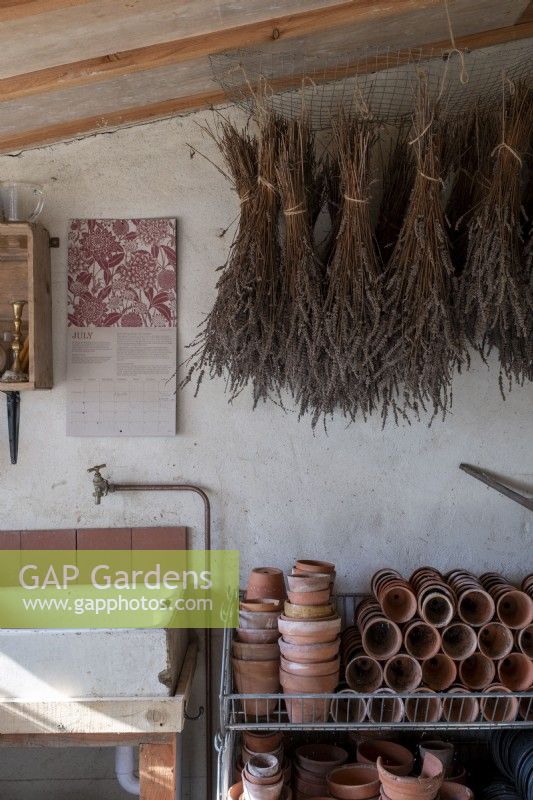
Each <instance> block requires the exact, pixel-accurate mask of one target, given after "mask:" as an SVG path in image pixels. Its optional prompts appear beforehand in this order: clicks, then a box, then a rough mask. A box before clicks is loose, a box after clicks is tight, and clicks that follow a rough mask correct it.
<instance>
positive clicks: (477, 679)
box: [459, 653, 496, 692]
mask: <svg viewBox="0 0 533 800" xmlns="http://www.w3.org/2000/svg"><path fill="white" fill-rule="evenodd" d="M495 674H496V668H495V666H494V664H493V662H492V661H491V660H490V658H487V656H484V655H483V653H474V655H473V656H470V658H466V659H465V660H464V661H461V663H460V664H459V678H460V679H461V683H462V684H464V686H467V687H468V688H469V689H471V690H472V691H474V692H480V691H481V690H482V689H485V688H486V687H487V686H488V685H489V684H490V683H491V681H492V680H493V679H494V675H495Z"/></svg>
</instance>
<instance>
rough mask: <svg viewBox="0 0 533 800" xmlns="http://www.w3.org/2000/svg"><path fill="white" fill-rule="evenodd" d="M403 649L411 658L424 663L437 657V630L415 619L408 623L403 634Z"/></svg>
mask: <svg viewBox="0 0 533 800" xmlns="http://www.w3.org/2000/svg"><path fill="white" fill-rule="evenodd" d="M403 643H404V646H405V649H406V650H407V652H408V653H409V655H410V656H413V658H416V659H418V660H419V661H425V659H426V658H431V657H432V656H435V655H437V653H438V652H439V650H440V645H441V637H440V633H439V632H438V630H437V628H435V627H434V626H433V625H428V623H427V622H424V621H423V620H420V619H417V620H414V621H413V622H411V623H409V625H407V626H406V628H405V630H404V632H403Z"/></svg>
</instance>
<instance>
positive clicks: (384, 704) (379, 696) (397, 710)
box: [368, 689, 405, 724]
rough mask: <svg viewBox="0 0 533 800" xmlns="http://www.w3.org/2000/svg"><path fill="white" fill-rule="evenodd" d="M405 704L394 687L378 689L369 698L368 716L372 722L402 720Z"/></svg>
mask: <svg viewBox="0 0 533 800" xmlns="http://www.w3.org/2000/svg"><path fill="white" fill-rule="evenodd" d="M404 711H405V709H404V704H403V701H402V700H401V698H399V697H397V695H396V692H395V691H394V690H393V689H378V691H377V692H375V693H374V694H373V695H372V696H371V697H370V698H369V700H368V718H369V720H370V721H371V722H375V723H379V724H382V723H384V722H402V720H403V716H404Z"/></svg>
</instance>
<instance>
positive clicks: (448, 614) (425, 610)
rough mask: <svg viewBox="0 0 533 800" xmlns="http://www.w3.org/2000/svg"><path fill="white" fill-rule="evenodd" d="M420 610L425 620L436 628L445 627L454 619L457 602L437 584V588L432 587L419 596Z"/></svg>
mask: <svg viewBox="0 0 533 800" xmlns="http://www.w3.org/2000/svg"><path fill="white" fill-rule="evenodd" d="M418 610H419V613H420V616H421V617H422V619H423V620H424V622H427V623H428V624H429V625H434V626H435V627H436V628H445V627H446V625H449V624H450V622H451V621H452V619H453V616H454V614H455V603H454V601H453V598H452V597H450V596H449V595H448V594H447V593H446V592H444V591H443V590H442V588H440V587H439V586H438V585H435V588H433V587H431V588H429V589H428V590H427V591H425V592H424V593H423V594H420V595H419V596H418Z"/></svg>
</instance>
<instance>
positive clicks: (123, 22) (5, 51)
mask: <svg viewBox="0 0 533 800" xmlns="http://www.w3.org/2000/svg"><path fill="white" fill-rule="evenodd" d="M342 1H343V0H268V2H264V0H217V2H213V0H79V2H77V0H66V2H67V4H66V5H65V7H58V8H57V9H56V10H55V11H50V13H43V14H41V15H38V16H35V17H33V18H32V17H28V18H25V19H13V20H7V21H4V22H3V23H2V25H1V26H0V41H1V42H2V46H1V47H0V77H2V78H7V77H11V76H14V75H19V74H22V73H25V72H34V71H36V70H40V69H45V68H47V67H54V66H59V65H61V64H68V63H70V62H73V61H76V60H77V59H78V58H79V57H80V53H83V54H84V58H96V57H99V56H102V57H103V56H106V55H108V54H109V53H113V52H116V51H122V50H130V49H133V48H138V47H147V46H149V45H154V44H163V43H165V42H169V41H172V40H175V39H184V38H187V37H190V36H199V35H202V34H203V35H206V34H209V33H213V32H216V31H220V30H224V29H228V28H233V27H238V26H240V25H245V24H249V23H254V22H261V21H265V20H268V19H270V18H276V17H284V16H286V15H288V14H297V13H300V12H305V11H312V10H314V9H317V8H321V9H323V11H324V14H325V13H326V12H327V9H328V8H329V7H330V6H337V5H338V4H339V3H340V2H342ZM488 1H489V2H490V3H494V2H495V0H488ZM500 1H501V2H503V3H504V5H505V6H506V7H507V5H508V4H509V3H510V2H516V0H500ZM1 2H2V0H0V15H1ZM68 2H75V3H77V4H76V5H75V6H72V7H71V6H69V5H68ZM344 2H346V0H344ZM383 2H384V0H375V4H376V6H377V7H378V8H379V7H380V6H381V5H382V4H383ZM418 2H419V0H411V5H412V7H413V8H416V5H417V3H418ZM459 2H460V3H462V4H464V2H465V0H459ZM518 2H520V3H524V2H527V0H518ZM366 3H367V0H352V4H353V5H354V6H358V5H363V6H364V5H366ZM498 16H501V13H500V12H498ZM1 21H2V20H1V16H0V22H1ZM499 24H502V25H503V24H506V23H503V22H501V23H499ZM490 27H497V25H496V24H493V25H490ZM58 31H59V32H60V35H58Z"/></svg>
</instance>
